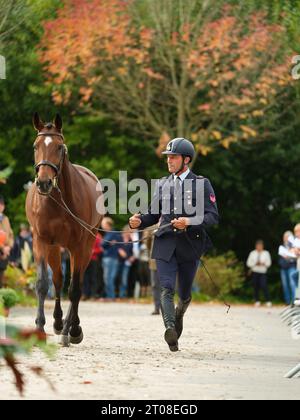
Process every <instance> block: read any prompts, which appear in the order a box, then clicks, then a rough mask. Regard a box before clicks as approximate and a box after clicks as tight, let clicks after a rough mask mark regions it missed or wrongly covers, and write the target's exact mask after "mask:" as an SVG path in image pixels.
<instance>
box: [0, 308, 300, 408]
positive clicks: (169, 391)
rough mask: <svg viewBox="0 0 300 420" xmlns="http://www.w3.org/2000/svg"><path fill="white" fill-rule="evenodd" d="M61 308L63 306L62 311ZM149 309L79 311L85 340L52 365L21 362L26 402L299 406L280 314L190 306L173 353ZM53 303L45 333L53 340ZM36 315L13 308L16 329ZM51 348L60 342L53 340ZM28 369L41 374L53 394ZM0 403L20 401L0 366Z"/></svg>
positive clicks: (297, 345)
mask: <svg viewBox="0 0 300 420" xmlns="http://www.w3.org/2000/svg"><path fill="white" fill-rule="evenodd" d="M64 307H65V308H66V304H64ZM151 310H152V306H150V305H141V304H130V303H96V302H93V303H90V302H83V303H82V304H81V306H80V317H81V325H82V327H83V331H84V334H85V339H84V341H83V343H82V344H80V345H79V346H74V345H72V346H71V347H70V348H59V349H58V352H57V355H56V357H55V359H54V360H48V359H47V358H46V357H45V356H43V355H41V353H40V352H39V350H35V351H34V353H33V354H32V357H30V358H28V357H26V358H22V359H21V360H22V361H24V362H25V365H24V366H22V365H21V367H22V370H23V372H25V373H26V374H27V388H26V393H25V397H24V398H26V399H98V400H102V399H173V400H177V399H200V400H203V399H218V400H224V399H234V400H240V399H276V400H277V399H296V400H298V399H300V387H299V378H296V379H293V380H287V379H283V376H284V374H285V373H286V372H287V371H289V370H290V369H291V368H292V367H294V365H296V364H297V363H299V362H300V342H299V341H298V342H297V341H293V340H292V339H291V336H290V333H289V331H288V329H287V328H286V327H285V326H284V325H282V323H281V320H280V318H279V313H280V311H281V309H278V308H274V309H271V310H270V309H266V308H261V309H254V308H252V307H247V306H235V307H232V309H231V312H230V313H229V315H226V308H225V307H223V306H219V305H192V306H191V308H190V310H189V311H188V313H187V315H186V318H185V331H184V335H183V337H182V339H181V342H180V346H181V351H180V352H178V353H176V354H173V353H170V352H169V350H168V348H167V346H166V344H165V342H164V341H163V338H162V336H163V326H162V320H161V318H160V317H151V316H150V315H149V314H150V312H151ZM51 314H52V303H47V316H48V318H47V320H48V324H47V332H48V333H49V334H52V328H51V327H52V315H51ZM34 318H35V310H34V309H28V308H26V309H24V308H16V309H15V310H14V311H13V312H12V315H11V321H12V322H13V323H14V324H17V325H22V326H25V327H32V325H33V323H34ZM49 340H50V341H51V342H57V337H55V336H53V335H51V336H50V338H49ZM26 365H27V366H28V365H30V366H35V365H39V366H42V367H43V368H44V370H45V372H46V374H47V376H48V378H49V379H50V380H51V381H52V383H53V384H54V386H55V388H56V392H53V391H52V390H51V389H50V388H49V386H48V385H47V384H46V383H45V382H44V381H43V380H41V379H40V378H36V377H35V376H33V375H32V374H31V373H30V372H29V373H28V371H27V368H26ZM0 377H1V382H0V399H16V398H19V396H18V394H17V392H16V390H15V388H14V386H13V384H12V376H11V374H10V372H9V371H8V370H7V369H6V368H4V365H3V364H1V363H0Z"/></svg>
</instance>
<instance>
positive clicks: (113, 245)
mask: <svg viewBox="0 0 300 420" xmlns="http://www.w3.org/2000/svg"><path fill="white" fill-rule="evenodd" d="M113 225H114V223H113V220H112V219H111V218H110V217H105V218H104V219H103V221H102V229H103V230H105V232H106V233H105V235H104V238H103V240H104V241H103V250H104V252H103V259H102V263H103V277H104V284H105V296H106V299H115V297H116V291H115V290H116V284H115V282H116V278H117V275H118V271H119V248H120V245H118V244H117V242H122V236H121V235H120V234H119V233H115V232H112V229H113Z"/></svg>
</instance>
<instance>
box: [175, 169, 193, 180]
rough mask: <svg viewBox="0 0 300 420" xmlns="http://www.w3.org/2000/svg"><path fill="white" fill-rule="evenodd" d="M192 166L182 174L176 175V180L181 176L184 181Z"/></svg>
mask: <svg viewBox="0 0 300 420" xmlns="http://www.w3.org/2000/svg"><path fill="white" fill-rule="evenodd" d="M190 172H191V171H190V168H187V170H186V171H185V172H183V173H182V174H181V175H180V176H178V175H174V181H175V180H176V179H177V178H179V179H180V181H181V182H183V181H184V180H185V178H186V177H187V176H188V174H189V173H190Z"/></svg>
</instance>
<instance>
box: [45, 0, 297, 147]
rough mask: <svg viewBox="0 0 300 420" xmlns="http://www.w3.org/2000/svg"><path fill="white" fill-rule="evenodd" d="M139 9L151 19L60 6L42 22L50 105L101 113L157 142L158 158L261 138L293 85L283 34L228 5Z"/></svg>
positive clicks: (74, 2)
mask: <svg viewBox="0 0 300 420" xmlns="http://www.w3.org/2000/svg"><path fill="white" fill-rule="evenodd" d="M145 4H146V5H148V9H147V16H148V17H149V19H148V20H147V19H143V16H141V13H140V12H139V10H138V7H137V2H135V1H133V0H132V1H123V0H66V1H65V4H64V7H62V8H61V9H60V10H59V11H58V14H57V18H56V19H55V20H53V21H50V22H47V23H45V34H44V37H43V40H42V52H41V53H40V60H41V61H42V63H43V64H44V68H45V72H46V75H47V80H48V83H50V84H51V85H53V86H54V88H53V100H54V101H55V103H56V104H71V105H72V107H73V109H78V108H81V109H83V110H86V111H87V112H91V111H93V112H97V110H98V109H101V110H103V109H104V110H106V111H107V112H109V113H110V115H111V117H112V118H113V119H114V120H115V121H116V122H117V123H118V124H120V125H122V126H124V127H130V128H131V130H133V131H135V132H136V133H137V134H139V135H140V136H143V138H148V139H154V140H156V141H157V140H158V139H160V141H159V147H158V152H159V151H160V150H161V149H162V148H164V147H165V144H166V142H167V141H168V140H169V139H170V137H175V136H181V135H185V136H187V137H189V138H191V139H192V140H193V142H194V143H195V145H196V146H197V148H198V151H199V152H200V153H202V154H204V155H205V154H207V153H208V152H209V151H210V150H211V149H212V148H213V146H214V144H221V145H223V146H224V147H226V148H228V147H229V146H230V145H231V144H232V143H235V142H238V141H240V140H250V141H251V140H253V139H264V138H265V137H267V135H268V130H269V129H270V119H269V115H271V116H272V117H270V118H275V119H276V118H278V116H279V114H280V112H282V111H281V110H280V107H278V106H277V105H278V102H280V101H281V98H284V97H285V96H286V95H287V88H288V86H289V84H291V83H292V80H291V77H290V69H289V62H290V59H289V57H288V56H284V54H283V53H282V51H283V48H282V45H283V40H284V37H285V32H284V29H283V27H281V26H279V25H278V24H276V25H275V24H271V23H269V22H268V21H267V19H266V16H265V15H264V14H263V13H259V12H257V13H255V14H252V15H251V16H248V17H247V18H245V17H244V18H243V17H239V16H237V15H236V14H235V12H234V9H233V8H231V7H230V6H228V5H226V4H225V5H224V6H223V8H222V9H221V11H220V12H218V13H217V12H214V13H210V14H207V13H206V14H205V13H204V12H203V11H202V10H201V9H199V8H198V9H197V4H198V3H197V1H196V0H190V1H189V2H177V1H173V2H169V1H166V2H161V1H160V2H159V1H157V0H152V1H145ZM175 5H176V7H175ZM177 6H178V7H177ZM181 8H182V10H181ZM174 22H175V23H174Z"/></svg>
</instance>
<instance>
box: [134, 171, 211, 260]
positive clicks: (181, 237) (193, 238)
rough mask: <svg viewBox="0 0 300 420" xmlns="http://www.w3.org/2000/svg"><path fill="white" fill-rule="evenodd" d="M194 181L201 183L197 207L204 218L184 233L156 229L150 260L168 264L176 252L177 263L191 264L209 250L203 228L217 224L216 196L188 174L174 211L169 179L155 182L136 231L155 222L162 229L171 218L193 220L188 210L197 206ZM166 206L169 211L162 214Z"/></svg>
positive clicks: (204, 182)
mask: <svg viewBox="0 0 300 420" xmlns="http://www.w3.org/2000/svg"><path fill="white" fill-rule="evenodd" d="M198 180H199V181H200V182H202V186H203V190H204V195H203V196H202V199H201V201H202V202H201V203H200V204H201V206H202V207H203V216H204V217H202V218H201V219H200V220H199V221H198V222H197V220H198V218H197V219H195V222H196V224H193V225H192V226H188V227H187V229H186V230H184V231H182V230H178V229H174V227H173V226H170V227H166V228H163V229H160V230H159V231H158V232H157V233H156V234H155V240H154V246H153V251H152V258H153V259H159V260H164V261H167V262H168V261H170V259H171V258H172V255H173V254H174V252H176V258H177V261H178V262H179V263H181V262H188V261H193V260H195V259H199V258H200V257H201V256H202V255H203V254H205V252H206V251H207V250H208V249H209V248H211V247H212V242H211V240H210V238H209V236H208V234H207V233H206V230H205V228H207V227H209V226H211V225H214V224H217V223H218V221H219V213H218V208H217V203H216V196H215V193H214V190H213V188H212V186H211V183H210V181H209V180H208V179H207V178H203V177H200V176H197V175H195V174H194V173H193V172H190V173H189V174H188V176H187V177H186V179H185V180H184V181H183V185H182V190H183V191H184V192H183V194H182V195H181V198H180V200H182V206H181V209H178V208H177V207H178V202H177V201H176V199H175V198H176V191H175V190H174V180H173V175H171V176H169V177H165V178H162V179H160V180H159V181H158V183H157V186H156V191H155V194H154V197H153V200H152V203H151V206H150V207H149V209H148V213H147V214H144V215H141V220H142V224H141V226H140V229H145V228H146V227H149V226H152V225H155V224H157V223H159V222H160V226H163V225H166V224H168V223H170V222H171V220H173V219H174V218H179V217H189V218H192V219H193V218H194V217H195V215H196V211H195V212H194V214H191V213H190V211H191V210H190V208H189V206H190V205H192V206H193V207H194V208H195V206H196V205H197V208H198V207H199V201H198V202H196V197H197V188H196V184H197V181H198ZM198 200H199V199H198ZM203 200H204V203H203ZM166 202H169V209H167V211H165V205H166ZM176 203H177V204H176ZM176 206H177V207H176ZM201 206H200V207H201ZM179 207H180V206H179ZM153 209H154V210H153ZM157 209H158V211H157ZM163 209H164V210H163ZM195 222H194V223H195Z"/></svg>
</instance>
